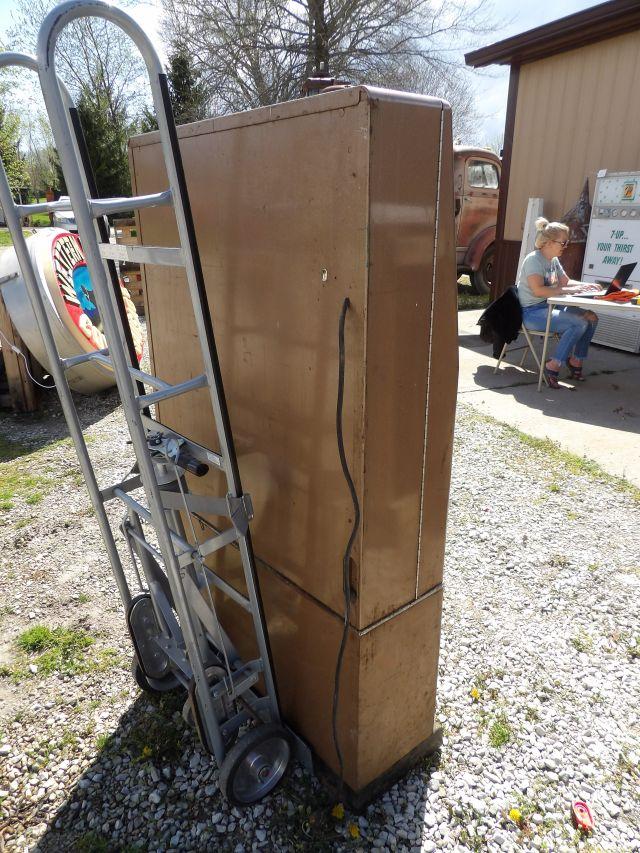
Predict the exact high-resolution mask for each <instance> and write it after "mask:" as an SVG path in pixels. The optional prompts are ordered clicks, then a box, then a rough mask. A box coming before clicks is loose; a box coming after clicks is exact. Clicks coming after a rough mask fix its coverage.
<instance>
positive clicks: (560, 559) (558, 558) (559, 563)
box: [549, 554, 571, 569]
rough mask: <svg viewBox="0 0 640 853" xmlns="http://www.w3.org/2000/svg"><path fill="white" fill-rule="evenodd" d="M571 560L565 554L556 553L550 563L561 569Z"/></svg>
mask: <svg viewBox="0 0 640 853" xmlns="http://www.w3.org/2000/svg"><path fill="white" fill-rule="evenodd" d="M570 562H571V560H570V559H569V558H568V557H565V555H564V554H554V555H553V557H551V559H550V560H549V565H550V566H554V567H557V568H560V569H565V568H566V567H567V566H568V565H569V564H570Z"/></svg>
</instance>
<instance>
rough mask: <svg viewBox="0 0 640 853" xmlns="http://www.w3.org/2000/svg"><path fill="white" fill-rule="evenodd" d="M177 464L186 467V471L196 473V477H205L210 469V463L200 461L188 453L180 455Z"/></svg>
mask: <svg viewBox="0 0 640 853" xmlns="http://www.w3.org/2000/svg"><path fill="white" fill-rule="evenodd" d="M177 464H178V466H179V467H180V468H184V470H185V471H188V472H189V473H190V474H194V475H195V476H196V477H204V475H205V474H206V473H208V471H209V466H208V465H206V464H205V463H204V462H199V461H198V460H197V459H194V458H193V456H187V455H186V453H184V454H183V453H180V454H179V455H178V459H177Z"/></svg>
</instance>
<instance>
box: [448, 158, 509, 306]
mask: <svg viewBox="0 0 640 853" xmlns="http://www.w3.org/2000/svg"><path fill="white" fill-rule="evenodd" d="M500 165H501V161H500V158H499V157H498V155H497V154H494V153H493V151H488V150H487V149H485V148H471V147H467V146H464V145H455V146H454V148H453V191H454V203H455V216H456V264H457V267H458V276H460V275H462V274H463V273H468V274H469V280H470V281H471V286H472V288H473V289H474V290H475V292H476V293H488V292H489V288H490V287H491V273H492V269H493V256H494V244H495V239H496V222H497V219H498V192H499V188H500Z"/></svg>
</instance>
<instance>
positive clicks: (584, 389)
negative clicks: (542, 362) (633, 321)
mask: <svg viewBox="0 0 640 853" xmlns="http://www.w3.org/2000/svg"><path fill="white" fill-rule="evenodd" d="M481 313H482V311H461V312H459V314H458V324H459V326H458V328H459V343H460V376H459V379H458V399H459V400H461V401H463V402H465V403H469V404H470V405H472V406H473V407H474V408H476V409H477V410H478V411H480V412H483V413H484V414H486V415H490V416H491V417H494V418H497V419H498V420H500V421H503V422H505V423H508V424H510V425H512V426H514V427H517V428H518V429H521V430H522V431H523V432H526V433H528V434H529V435H533V436H536V437H538V438H549V439H552V440H553V441H556V442H558V444H560V446H561V447H562V448H563V449H565V450H568V451H570V452H571V453H575V454H577V455H578V456H585V457H587V458H588V459H592V460H593V461H594V462H597V463H598V464H599V465H601V466H602V468H604V470H605V471H607V472H609V473H610V474H615V475H617V476H619V477H625V478H626V479H627V480H629V481H630V482H632V483H634V484H635V485H636V486H638V487H640V355H634V354H631V353H624V352H621V351H620V350H614V349H610V348H609V347H603V346H597V345H592V347H591V350H590V355H589V359H588V361H587V362H586V364H585V366H586V370H585V376H586V381H585V382H582V383H574V382H570V381H569V380H568V379H567V380H566V381H565V380H563V379H562V378H561V384H562V388H561V389H559V390H555V391H552V390H550V389H548V388H547V387H546V385H543V386H542V390H541V391H540V392H538V376H537V372H536V370H535V363H534V361H533V357H532V356H531V355H530V354H529V355H528V357H527V360H526V362H525V368H524V369H522V368H520V367H519V361H520V358H521V356H522V350H519V351H518V352H513V353H512V354H511V355H508V356H507V361H506V362H503V363H502V365H501V367H500V371H499V372H498V373H497V374H494V368H495V365H496V360H495V359H494V358H493V357H492V354H491V351H492V347H491V345H490V344H485V343H484V342H483V341H481V340H480V337H479V334H478V332H479V326H478V325H477V322H478V318H479V316H480V314H481ZM536 343H537V344H539V346H540V348H541V343H542V342H541V340H538V341H536ZM520 346H526V342H525V340H524V338H523V337H522V336H520V338H519V339H518V340H517V341H515V342H514V343H513V344H511V348H514V347H520ZM561 377H562V374H561Z"/></svg>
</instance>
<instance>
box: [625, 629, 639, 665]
mask: <svg viewBox="0 0 640 853" xmlns="http://www.w3.org/2000/svg"><path fill="white" fill-rule="evenodd" d="M627 654H628V655H629V657H630V658H631V660H638V659H639V658H640V635H638V636H637V637H636V640H635V643H631V644H630V645H629V646H627Z"/></svg>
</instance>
